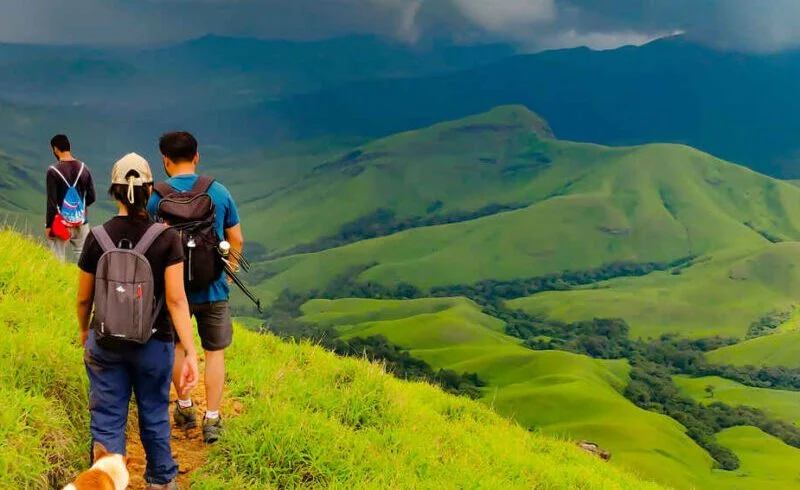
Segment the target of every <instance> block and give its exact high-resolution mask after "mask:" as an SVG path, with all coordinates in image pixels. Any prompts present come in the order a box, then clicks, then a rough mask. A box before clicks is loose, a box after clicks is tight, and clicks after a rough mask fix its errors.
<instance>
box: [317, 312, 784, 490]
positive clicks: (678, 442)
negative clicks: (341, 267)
mask: <svg viewBox="0 0 800 490" xmlns="http://www.w3.org/2000/svg"><path fill="white" fill-rule="evenodd" d="M303 312H304V313H305V316H304V317H303V318H302V319H303V320H304V321H306V322H311V323H315V324H319V325H323V326H333V327H335V328H336V329H337V330H338V331H340V332H342V333H343V334H344V336H345V337H354V336H358V337H368V336H371V335H384V336H387V337H388V338H389V340H390V341H392V342H394V343H397V344H399V345H401V346H404V347H405V348H408V349H409V350H410V353H411V354H412V355H413V356H414V357H415V358H420V359H423V360H426V361H428V362H429V363H431V364H432V365H433V366H434V367H436V368H446V369H453V370H456V371H466V372H476V373H477V374H478V375H479V376H480V377H481V379H484V380H486V381H488V386H487V387H486V388H484V389H483V398H482V401H483V402H484V403H486V404H488V405H490V406H492V407H494V408H495V409H496V410H497V411H499V412H500V413H502V414H506V415H508V416H510V417H512V418H514V419H515V420H517V421H519V422H520V423H522V424H523V425H526V426H528V427H531V428H536V429H539V430H542V431H544V432H545V433H551V434H559V435H563V434H566V435H568V436H569V437H573V438H589V439H591V440H594V441H596V442H599V443H600V444H601V445H602V446H603V447H606V448H608V449H611V450H612V453H613V458H612V462H616V463H617V464H620V465H622V466H623V467H626V468H630V469H631V470H633V471H636V472H637V473H639V474H642V475H644V476H645V477H647V478H652V479H655V480H657V481H660V482H662V483H665V484H667V485H669V486H671V487H674V488H703V489H729V488H748V489H756V488H772V485H777V486H779V487H781V488H800V481H798V480H797V472H796V471H794V470H793V469H792V464H793V463H794V461H796V460H797V458H798V456H800V451H798V450H797V449H795V448H792V447H789V446H787V445H785V444H784V443H783V442H782V441H780V440H777V439H774V438H773V437H772V436H768V435H766V434H764V433H762V432H761V431H759V430H758V429H755V428H750V427H743V428H734V429H728V430H725V431H723V432H721V433H720V434H719V435H718V437H717V439H718V441H719V442H720V443H722V444H724V445H725V446H727V447H729V448H730V449H732V450H733V451H734V452H735V453H736V454H737V456H739V458H740V459H741V461H742V466H741V468H740V469H739V470H736V471H734V472H723V471H711V470H710V462H709V459H708V456H707V454H706V453H705V452H704V451H703V450H701V449H699V448H698V447H697V446H696V445H695V444H694V442H693V441H691V440H690V439H689V438H688V437H687V436H686V435H685V434H684V431H685V429H683V427H681V426H680V425H679V424H677V423H676V422H674V421H673V420H671V419H669V418H666V417H664V416H662V415H658V414H654V413H651V412H645V411H643V410H641V409H639V408H637V407H635V406H634V405H632V404H631V403H630V402H629V401H628V400H626V399H625V398H623V397H622V396H621V395H620V393H619V390H620V389H621V388H622V387H623V386H624V385H625V384H627V383H628V374H627V373H628V367H627V364H626V363H625V362H624V361H599V360H592V359H589V358H587V357H584V356H578V355H574V354H569V353H565V352H554V351H538V352H537V351H531V350H528V349H525V348H523V347H521V346H520V345H519V343H518V342H517V341H516V340H515V339H512V338H510V337H507V336H505V335H503V334H502V333H500V328H501V327H502V325H501V323H499V322H498V321H497V320H496V319H494V318H492V317H487V316H485V315H483V314H482V313H481V312H480V310H479V309H478V308H477V307H476V305H474V304H473V303H471V302H470V301H468V300H465V299H460V298H439V299H421V300H412V301H380V300H358V299H344V300H335V301H328V300H314V301H311V302H309V303H307V304H306V305H305V306H304V307H303ZM677 382H678V384H679V386H681V387H683V388H685V389H687V390H688V391H689V392H690V393H691V394H692V395H699V394H698V390H699V392H700V393H702V391H703V389H704V388H705V386H706V385H707V384H716V385H717V392H716V393H717V399H718V400H720V401H725V402H729V403H731V404H734V405H735V404H738V403H739V402H747V405H750V406H755V407H759V408H764V409H765V410H768V411H769V412H770V413H772V414H774V415H775V416H777V417H780V418H787V419H791V420H794V419H795V418H796V416H797V415H800V412H798V411H797V409H796V408H793V405H792V403H793V401H795V402H796V401H797V400H796V398H797V396H796V395H798V394H797V393H794V392H781V391H777V390H756V389H753V388H747V387H744V386H742V385H738V384H737V383H733V382H730V381H726V380H718V379H712V378H708V379H705V378H704V379H699V380H691V379H686V378H679V379H677ZM698 387H699V388H698ZM754 397H757V398H758V400H756V401H755V402H752V398H754ZM698 398H700V396H698ZM767 455H770V456H769V457H768V456H767ZM777 456H780V457H781V458H782V459H781V462H777V461H771V460H770V457H777ZM778 467H781V471H776V469H777V468H778Z"/></svg>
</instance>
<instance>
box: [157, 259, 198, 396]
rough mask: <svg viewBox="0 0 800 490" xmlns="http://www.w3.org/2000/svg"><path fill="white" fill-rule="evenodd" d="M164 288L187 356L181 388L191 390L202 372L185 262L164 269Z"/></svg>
mask: <svg viewBox="0 0 800 490" xmlns="http://www.w3.org/2000/svg"><path fill="white" fill-rule="evenodd" d="M164 289H165V293H166V303H167V310H168V311H169V314H170V317H171V318H172V325H173V326H174V327H175V332H176V333H177V334H178V339H179V340H180V344H181V348H182V349H183V350H184V352H185V353H186V357H185V360H184V363H183V367H182V369H181V386H179V387H178V388H180V389H181V390H189V389H192V388H194V387H195V385H197V380H198V379H199V377H200V374H199V372H198V369H197V350H196V349H195V347H194V338H193V336H192V317H191V315H190V313H189V301H188V300H187V299H186V291H185V290H184V289H183V262H180V263H177V264H174V265H171V266H169V267H167V268H166V270H165V271H164Z"/></svg>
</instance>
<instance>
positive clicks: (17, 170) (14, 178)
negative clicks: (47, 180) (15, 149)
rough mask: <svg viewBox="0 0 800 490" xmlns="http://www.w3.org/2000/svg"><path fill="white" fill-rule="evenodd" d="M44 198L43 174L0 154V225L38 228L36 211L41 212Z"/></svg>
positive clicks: (0, 152) (17, 160)
mask: <svg viewBox="0 0 800 490" xmlns="http://www.w3.org/2000/svg"><path fill="white" fill-rule="evenodd" d="M44 195H45V190H44V174H43V173H42V174H41V175H37V174H36V173H35V172H33V171H32V170H30V169H29V168H28V167H27V166H26V165H24V164H23V163H22V162H21V161H20V160H19V159H16V158H13V157H11V156H9V155H6V154H5V153H3V152H2V151H0V223H8V224H10V225H12V226H14V227H15V228H25V229H28V228H31V227H32V226H33V225H38V224H39V223H38V222H36V221H37V219H40V218H37V213H36V211H40V210H43V209H44ZM41 221H42V223H43V222H44V220H43V219H41Z"/></svg>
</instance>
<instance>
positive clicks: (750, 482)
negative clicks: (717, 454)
mask: <svg viewBox="0 0 800 490" xmlns="http://www.w3.org/2000/svg"><path fill="white" fill-rule="evenodd" d="M717 440H719V442H720V443H721V444H723V445H725V446H727V447H729V448H731V449H732V450H733V451H734V452H735V453H736V455H737V456H739V459H740V460H741V463H742V466H741V468H739V469H738V470H736V471H734V472H731V473H725V472H718V473H716V474H715V475H714V478H712V479H710V480H709V482H708V483H706V484H704V485H703V487H702V488H707V489H709V490H716V489H719V490H751V489H755V488H764V489H773V488H775V489H777V488H780V489H787V490H788V489H798V488H800V470H798V468H800V450H798V449H796V448H793V447H791V446H787V445H786V444H784V443H783V441H781V440H779V439H776V438H775V437H772V436H771V435H769V434H765V433H764V432H762V431H761V430H760V429H757V428H755V427H734V428H731V429H727V430H724V431H722V432H721V433H720V434H718V435H717Z"/></svg>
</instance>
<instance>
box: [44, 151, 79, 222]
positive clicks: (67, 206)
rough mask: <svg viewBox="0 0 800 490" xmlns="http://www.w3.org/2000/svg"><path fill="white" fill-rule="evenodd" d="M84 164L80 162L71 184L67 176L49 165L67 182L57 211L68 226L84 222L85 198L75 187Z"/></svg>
mask: <svg viewBox="0 0 800 490" xmlns="http://www.w3.org/2000/svg"><path fill="white" fill-rule="evenodd" d="M85 166H86V164H84V163H83V162H81V169H80V171H79V172H78V176H77V177H76V178H75V183H73V184H70V183H69V181H67V178H66V177H64V174H62V173H61V172H59V171H58V169H57V168H55V167H50V168H52V169H53V170H54V171H55V172H56V173H57V174H58V176H59V177H61V180H63V181H64V183H65V184H67V193H66V194H65V195H64V200H63V201H62V202H61V207H60V208H59V210H58V212H59V214H60V215H61V217H62V218H64V224H65V225H66V226H67V227H70V228H74V227H77V226H81V225H82V224H84V223H85V222H86V198H85V197H81V195H80V193H78V189H77V188H76V186H77V185H78V182H79V181H80V180H81V175H83V169H84V167H85Z"/></svg>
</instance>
